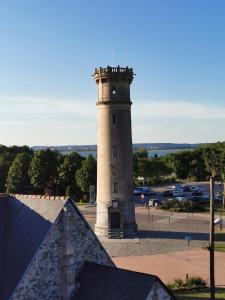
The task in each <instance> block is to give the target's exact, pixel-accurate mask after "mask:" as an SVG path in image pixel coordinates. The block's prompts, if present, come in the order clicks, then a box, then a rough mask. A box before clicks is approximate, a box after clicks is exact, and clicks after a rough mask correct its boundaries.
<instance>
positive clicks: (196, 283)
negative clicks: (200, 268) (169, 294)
mask: <svg viewBox="0 0 225 300" xmlns="http://www.w3.org/2000/svg"><path fill="white" fill-rule="evenodd" d="M167 287H168V288H169V289H171V290H181V289H200V288H205V287H206V282H205V280H203V279H202V278H201V277H199V276H195V277H190V278H188V279H186V280H185V281H184V280H182V279H180V278H176V279H174V282H172V283H168V284H167Z"/></svg>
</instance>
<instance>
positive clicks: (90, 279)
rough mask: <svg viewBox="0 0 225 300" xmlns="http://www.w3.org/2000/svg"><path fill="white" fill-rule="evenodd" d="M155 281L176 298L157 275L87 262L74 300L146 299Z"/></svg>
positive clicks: (81, 273) (78, 280)
mask: <svg viewBox="0 0 225 300" xmlns="http://www.w3.org/2000/svg"><path fill="white" fill-rule="evenodd" d="M155 282H159V283H160V284H161V285H162V286H163V287H164V289H165V290H166V291H167V292H168V293H169V295H170V296H171V299H176V298H175V297H174V296H173V295H172V293H171V292H170V291H169V290H168V289H167V287H166V286H165V285H164V284H163V282H162V281H161V280H160V279H159V278H158V277H157V276H155V275H149V274H144V273H138V272H133V271H128V270H124V269H119V268H113V267H108V266H103V265H99V264H96V263H91V262H85V264H84V266H83V268H82V271H81V272H80V274H79V276H78V278H77V281H76V283H77V285H78V286H77V287H78V289H77V291H76V293H75V296H74V300H75V299H76V300H96V299H104V300H120V299H123V300H126V299H127V300H128V299H129V300H142V299H143V300H144V299H146V297H147V295H148V293H149V292H150V290H151V287H152V286H153V284H154V283H155Z"/></svg>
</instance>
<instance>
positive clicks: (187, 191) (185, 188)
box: [183, 185, 191, 193]
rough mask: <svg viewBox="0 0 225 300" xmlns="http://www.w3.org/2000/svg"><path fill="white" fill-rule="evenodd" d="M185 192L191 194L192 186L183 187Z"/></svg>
mask: <svg viewBox="0 0 225 300" xmlns="http://www.w3.org/2000/svg"><path fill="white" fill-rule="evenodd" d="M183 191H184V192H185V193H189V192H191V187H190V185H185V186H184V187H183Z"/></svg>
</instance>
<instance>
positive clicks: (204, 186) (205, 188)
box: [134, 182, 221, 206]
mask: <svg viewBox="0 0 225 300" xmlns="http://www.w3.org/2000/svg"><path fill="white" fill-rule="evenodd" d="M187 185H188V186H195V187H196V188H197V189H198V190H199V191H201V192H202V193H203V195H202V196H201V197H203V198H205V199H207V198H208V199H209V183H206V182H192V183H188V184H187ZM172 186H173V184H165V185H160V186H151V187H150V188H151V190H152V191H154V192H155V195H146V194H145V195H144V194H140V195H134V201H135V204H136V205H138V206H139V205H144V204H145V203H148V202H149V200H150V199H157V200H158V201H159V202H162V201H164V200H167V199H171V198H175V197H173V196H167V197H164V196H163V192H165V191H168V190H171V191H172V190H173V188H172ZM220 191H221V190H220V184H219V183H216V184H215V188H214V192H215V195H216V194H217V193H219V192H220ZM183 197H185V198H187V199H189V198H191V197H192V192H185V191H184V192H183ZM201 197H199V199H201ZM197 198H198V197H196V199H197Z"/></svg>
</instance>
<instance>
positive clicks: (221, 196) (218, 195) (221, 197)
mask: <svg viewBox="0 0 225 300" xmlns="http://www.w3.org/2000/svg"><path fill="white" fill-rule="evenodd" d="M215 200H216V201H218V202H222V201H223V195H222V193H217V194H216V196H215Z"/></svg>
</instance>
